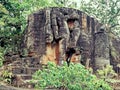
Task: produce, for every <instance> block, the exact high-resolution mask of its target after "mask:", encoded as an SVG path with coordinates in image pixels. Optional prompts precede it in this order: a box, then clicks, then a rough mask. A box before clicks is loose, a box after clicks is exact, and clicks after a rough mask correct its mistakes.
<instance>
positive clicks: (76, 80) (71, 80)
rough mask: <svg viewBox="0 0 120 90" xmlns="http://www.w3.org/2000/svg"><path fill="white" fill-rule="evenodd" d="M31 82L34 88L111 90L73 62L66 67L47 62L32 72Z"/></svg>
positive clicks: (65, 65)
mask: <svg viewBox="0 0 120 90" xmlns="http://www.w3.org/2000/svg"><path fill="white" fill-rule="evenodd" d="M32 82H33V83H36V84H35V86H36V88H39V89H40V90H41V89H45V88H57V89H58V88H62V90H112V89H111V87H110V86H109V85H108V84H107V83H106V82H104V81H103V80H99V79H97V78H96V76H95V75H92V74H90V73H89V71H88V70H86V69H85V67H84V66H82V65H81V64H73V63H71V65H70V66H69V67H68V66H67V64H66V63H64V65H63V66H58V65H55V64H53V63H51V62H49V63H48V66H47V68H44V69H42V70H38V71H37V72H35V73H34V75H33V79H32Z"/></svg>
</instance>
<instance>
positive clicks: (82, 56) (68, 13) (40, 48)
mask: <svg viewBox="0 0 120 90" xmlns="http://www.w3.org/2000/svg"><path fill="white" fill-rule="evenodd" d="M101 26H102V24H101V23H99V22H98V21H97V20H96V19H94V18H92V17H90V16H88V15H86V14H85V13H83V12H81V11H79V10H76V9H71V8H46V9H42V10H40V11H38V12H36V13H33V14H31V15H30V16H29V18H28V26H27V30H26V33H25V38H24V40H25V41H24V46H25V48H27V50H28V52H29V53H35V54H34V55H36V56H37V57H39V59H40V62H41V63H42V64H46V63H47V62H48V61H53V62H55V63H56V64H59V65H61V64H62V63H63V61H64V60H66V58H67V57H68V56H69V55H68V54H66V52H67V51H69V50H68V49H70V48H73V49H74V50H75V52H74V53H73V55H72V57H71V61H73V62H80V60H81V63H83V64H84V65H86V64H87V63H88V65H89V64H90V63H91V64H93V65H95V64H96V65H98V62H103V63H104V61H105V62H106V63H105V64H109V43H108V37H107V34H105V32H100V28H101ZM102 52H104V53H102ZM69 53H70V52H69ZM101 58H102V60H103V61H101ZM96 60H97V61H98V62H97V61H96ZM89 61H90V63H89ZM95 61H96V62H95ZM86 62H87V63H86ZM103 63H101V65H98V66H100V67H101V66H103ZM91 64H90V65H91ZM88 65H87V66H88Z"/></svg>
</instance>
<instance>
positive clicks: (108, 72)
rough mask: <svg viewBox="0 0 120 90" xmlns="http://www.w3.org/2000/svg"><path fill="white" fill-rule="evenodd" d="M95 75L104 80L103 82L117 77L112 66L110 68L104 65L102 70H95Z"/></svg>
mask: <svg viewBox="0 0 120 90" xmlns="http://www.w3.org/2000/svg"><path fill="white" fill-rule="evenodd" d="M96 75H97V76H98V77H99V78H101V79H104V80H105V79H111V78H113V77H115V76H117V74H116V73H115V71H114V70H113V68H112V66H110V65H106V66H105V67H104V68H103V69H102V70H97V73H96Z"/></svg>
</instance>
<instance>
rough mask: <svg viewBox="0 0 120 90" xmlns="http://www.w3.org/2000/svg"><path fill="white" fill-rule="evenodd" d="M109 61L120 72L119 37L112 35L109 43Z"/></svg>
mask: <svg viewBox="0 0 120 90" xmlns="http://www.w3.org/2000/svg"><path fill="white" fill-rule="evenodd" d="M110 63H111V65H113V67H114V69H115V70H116V69H118V70H116V71H117V72H119V73H120V38H118V37H112V38H111V43H110Z"/></svg>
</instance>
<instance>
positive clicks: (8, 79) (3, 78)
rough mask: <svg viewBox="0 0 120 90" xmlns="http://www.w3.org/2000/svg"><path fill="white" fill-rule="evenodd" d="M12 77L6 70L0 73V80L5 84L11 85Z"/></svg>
mask: <svg viewBox="0 0 120 90" xmlns="http://www.w3.org/2000/svg"><path fill="white" fill-rule="evenodd" d="M12 76H13V74H12V72H10V71H8V70H3V71H2V72H0V77H1V79H0V80H1V81H3V82H5V83H11V78H12Z"/></svg>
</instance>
